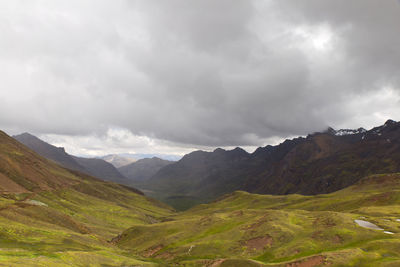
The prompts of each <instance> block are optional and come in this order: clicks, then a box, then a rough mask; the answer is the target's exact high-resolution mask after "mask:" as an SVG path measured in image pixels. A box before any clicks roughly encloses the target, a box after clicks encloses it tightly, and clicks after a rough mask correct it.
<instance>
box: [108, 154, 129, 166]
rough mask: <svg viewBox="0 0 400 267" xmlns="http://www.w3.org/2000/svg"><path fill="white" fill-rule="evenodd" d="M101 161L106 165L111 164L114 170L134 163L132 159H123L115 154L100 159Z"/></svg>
mask: <svg viewBox="0 0 400 267" xmlns="http://www.w3.org/2000/svg"><path fill="white" fill-rule="evenodd" d="M101 159H103V160H105V161H107V162H108V163H111V164H112V165H114V167H115V168H119V167H122V166H126V165H128V164H131V163H133V162H135V161H136V159H134V158H129V157H123V156H120V155H117V154H111V155H107V156H104V157H101Z"/></svg>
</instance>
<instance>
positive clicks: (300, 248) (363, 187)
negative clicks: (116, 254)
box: [118, 174, 400, 266]
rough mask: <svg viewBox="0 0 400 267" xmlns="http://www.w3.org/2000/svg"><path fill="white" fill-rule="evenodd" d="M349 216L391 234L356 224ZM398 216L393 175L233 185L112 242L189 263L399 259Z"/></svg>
mask: <svg viewBox="0 0 400 267" xmlns="http://www.w3.org/2000/svg"><path fill="white" fill-rule="evenodd" d="M355 219H364V220H367V221H370V222H373V223H375V224H377V225H378V226H380V227H382V228H384V229H385V230H388V231H391V232H394V233H395V234H394V235H389V234H385V233H383V231H376V230H369V229H365V228H362V227H359V226H358V225H356V224H355V223H354V220H355ZM397 219H400V175H399V174H393V175H380V176H371V177H368V178H365V179H364V180H362V181H360V182H359V183H358V184H356V185H354V186H351V187H349V188H347V189H344V190H341V191H338V192H335V193H332V194H327V195H318V196H300V195H288V196H268V195H256V194H249V193H245V192H235V193H233V194H231V195H228V196H227V197H225V198H223V199H221V200H220V201H217V202H214V203H211V204H209V205H200V206H197V207H195V208H192V209H191V210H188V211H186V212H183V213H179V214H178V215H174V216H170V218H169V220H167V221H165V222H163V223H157V224H151V225H141V226H134V227H132V228H130V229H128V230H127V231H125V232H124V233H123V234H122V235H121V238H120V240H119V241H118V244H119V246H120V247H121V248H124V249H128V250H130V251H132V252H133V253H135V254H139V255H142V256H144V257H149V258H156V259H159V260H160V261H167V262H170V263H179V264H180V265H183V264H186V265H188V266H191V265H199V266H202V265H207V264H208V265H212V264H216V265H217V264H221V266H235V265H237V266H246V264H248V265H249V266H251V265H267V266H270V265H280V264H288V263H291V262H297V261H309V262H308V263H309V264H312V263H313V262H314V263H315V264H317V263H322V262H325V263H332V264H333V265H334V266H335V265H337V266H340V265H346V266H349V265H350V266H351V265H352V266H360V265H361V266H362V265H366V266H371V264H373V265H374V266H375V265H378V266H379V265H387V266H399V264H400V222H398V221H396V220H397ZM218 259H224V260H225V261H222V260H220V261H217V260H218ZM310 266H313V265H310Z"/></svg>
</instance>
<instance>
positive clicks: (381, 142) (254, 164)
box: [141, 120, 400, 206]
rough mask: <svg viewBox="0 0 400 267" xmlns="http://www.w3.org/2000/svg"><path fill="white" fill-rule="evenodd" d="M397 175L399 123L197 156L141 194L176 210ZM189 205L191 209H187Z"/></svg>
mask: <svg viewBox="0 0 400 267" xmlns="http://www.w3.org/2000/svg"><path fill="white" fill-rule="evenodd" d="M399 171H400V123H399V122H395V121H392V120H389V121H387V122H386V123H385V124H384V125H382V126H379V127H376V128H373V129H371V130H369V131H366V130H364V129H362V128H360V129H357V130H348V129H346V130H338V131H336V130H334V129H332V128H330V129H328V130H327V131H325V132H322V133H314V134H310V135H308V136H307V137H306V138H303V137H299V138H295V139H292V140H286V141H285V142H283V143H281V144H279V145H277V146H266V147H260V148H258V149H257V150H256V151H255V152H254V153H252V154H248V153H247V152H245V151H244V150H242V149H239V148H236V149H234V150H231V151H225V150H222V149H216V150H215V151H214V152H203V151H196V152H192V153H190V154H188V155H185V156H184V157H183V158H182V159H181V160H180V161H178V162H176V163H173V164H170V165H168V166H166V167H164V168H162V169H160V170H159V171H158V172H157V173H156V174H155V175H154V176H153V177H151V178H150V179H148V180H147V181H146V185H145V186H142V187H141V188H142V189H146V190H149V191H152V195H153V196H154V197H157V198H159V199H163V200H165V201H167V202H168V203H170V204H172V205H174V202H176V201H178V199H179V201H181V202H182V201H188V202H190V203H192V204H194V203H197V202H204V201H210V200H213V199H215V198H217V197H219V196H221V195H223V194H225V193H229V192H232V191H235V190H244V191H247V192H251V193H261V194H290V193H300V194H308V195H312V194H318V193H329V192H333V191H336V190H339V189H342V188H344V187H347V186H349V185H352V184H354V183H355V182H357V181H358V180H359V179H361V178H362V177H364V176H367V175H369V174H376V173H391V172H399ZM189 206H190V205H189Z"/></svg>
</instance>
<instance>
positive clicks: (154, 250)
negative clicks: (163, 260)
mask: <svg viewBox="0 0 400 267" xmlns="http://www.w3.org/2000/svg"><path fill="white" fill-rule="evenodd" d="M162 248H163V245H157V246H153V247H151V248H148V249H146V251H145V252H144V253H143V256H144V257H147V258H148V257H151V256H153V255H154V254H156V253H157V252H159V251H160V250H161V249H162Z"/></svg>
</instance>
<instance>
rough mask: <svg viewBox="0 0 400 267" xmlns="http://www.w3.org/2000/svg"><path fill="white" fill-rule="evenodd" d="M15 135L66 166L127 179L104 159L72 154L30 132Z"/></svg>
mask: <svg viewBox="0 0 400 267" xmlns="http://www.w3.org/2000/svg"><path fill="white" fill-rule="evenodd" d="M13 137H14V138H15V139H16V140H18V141H19V142H21V143H22V144H24V145H26V146H27V147H29V148H30V149H32V150H33V151H35V152H36V153H38V154H39V155H41V156H43V157H45V158H47V159H50V160H53V161H54V162H56V163H58V164H60V165H61V166H64V167H65V168H68V169H72V170H77V171H80V172H84V173H86V174H89V175H92V176H95V177H98V178H100V179H103V180H107V181H114V182H119V183H123V182H124V180H125V177H124V176H123V175H122V174H120V173H119V172H118V170H117V169H116V168H115V167H114V166H113V165H112V164H110V163H108V162H106V161H104V160H102V159H96V158H81V157H74V156H71V155H69V154H68V153H66V152H65V150H64V148H62V147H55V146H53V145H50V144H48V143H46V142H44V141H42V140H40V139H39V138H37V137H36V136H34V135H31V134H29V133H23V134H20V135H16V136H13Z"/></svg>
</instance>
